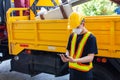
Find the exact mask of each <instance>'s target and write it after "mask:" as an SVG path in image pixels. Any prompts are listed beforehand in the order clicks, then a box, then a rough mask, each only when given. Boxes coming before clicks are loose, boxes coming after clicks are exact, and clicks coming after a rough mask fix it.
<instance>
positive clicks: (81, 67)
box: [69, 32, 93, 72]
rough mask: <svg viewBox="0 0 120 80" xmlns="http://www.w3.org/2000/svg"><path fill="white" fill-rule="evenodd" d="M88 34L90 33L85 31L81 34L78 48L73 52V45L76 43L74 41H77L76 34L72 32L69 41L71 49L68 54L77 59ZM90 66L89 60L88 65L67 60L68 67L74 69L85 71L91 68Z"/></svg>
mask: <svg viewBox="0 0 120 80" xmlns="http://www.w3.org/2000/svg"><path fill="white" fill-rule="evenodd" d="M90 34H91V32H87V33H86V34H85V35H84V36H83V38H82V40H81V41H80V43H79V45H78V49H77V51H76V54H74V53H75V45H76V41H77V34H73V38H72V41H71V51H70V56H71V57H73V58H74V59H78V58H80V57H81V56H82V53H83V49H84V46H85V44H86V42H87V39H88V37H89V36H90ZM92 67H93V65H92V62H90V63H89V64H88V65H86V64H82V63H72V62H69V68H72V69H76V70H79V71H84V72H87V71H89V70H90V69H92Z"/></svg>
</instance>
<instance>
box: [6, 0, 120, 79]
mask: <svg viewBox="0 0 120 80" xmlns="http://www.w3.org/2000/svg"><path fill="white" fill-rule="evenodd" d="M41 1H43V2H41ZM47 1H48V2H47ZM52 1H53V0H52ZM52 1H49V0H35V1H34V0H31V1H30V5H31V7H30V15H29V16H23V11H25V10H28V9H27V8H11V9H9V10H8V12H7V33H8V46H9V54H10V55H13V56H14V58H12V60H11V71H18V72H22V73H26V74H30V75H36V74H39V73H41V72H46V73H51V74H55V75H56V76H60V75H64V74H67V73H68V63H63V62H62V61H61V59H60V57H59V56H58V54H61V53H65V52H66V45H67V41H68V37H69V35H70V34H71V32H72V28H71V27H70V26H68V20H67V19H56V20H35V18H34V17H35V14H36V10H35V9H40V7H41V6H44V7H46V8H50V7H54V6H57V5H59V3H58V2H57V0H55V1H54V2H52ZM75 1H79V0H75ZM54 3H55V4H54ZM76 3H77V2H76ZM73 4H74V3H73ZM77 4H78V3H77ZM45 5H46V6H45ZM74 5H75V4H74ZM16 10H17V11H18V10H19V12H20V15H19V16H12V15H11V13H12V12H13V11H16ZM85 20H86V24H85V26H86V27H87V29H88V30H89V31H91V32H92V33H93V34H94V35H95V36H96V38H97V44H98V50H99V51H98V54H97V55H96V56H95V59H94V69H93V74H94V80H119V79H120V77H119V76H120V38H119V34H120V29H119V25H120V16H119V15H117V16H88V17H86V18H85Z"/></svg>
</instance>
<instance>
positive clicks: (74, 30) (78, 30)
mask: <svg viewBox="0 0 120 80" xmlns="http://www.w3.org/2000/svg"><path fill="white" fill-rule="evenodd" d="M82 30H83V29H73V32H74V33H76V34H80V33H81V32H82Z"/></svg>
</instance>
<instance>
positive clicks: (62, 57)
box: [60, 54, 69, 62]
mask: <svg viewBox="0 0 120 80" xmlns="http://www.w3.org/2000/svg"><path fill="white" fill-rule="evenodd" d="M60 57H61V59H62V61H63V62H68V61H69V59H68V58H67V57H66V56H65V55H64V54H60Z"/></svg>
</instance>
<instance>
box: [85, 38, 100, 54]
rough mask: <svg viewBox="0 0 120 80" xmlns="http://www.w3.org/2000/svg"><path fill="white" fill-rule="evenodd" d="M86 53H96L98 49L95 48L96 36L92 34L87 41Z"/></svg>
mask: <svg viewBox="0 0 120 80" xmlns="http://www.w3.org/2000/svg"><path fill="white" fill-rule="evenodd" d="M87 53H88V54H97V53H98V49H97V42H96V38H95V37H94V36H91V37H90V38H89V41H88V52H87Z"/></svg>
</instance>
